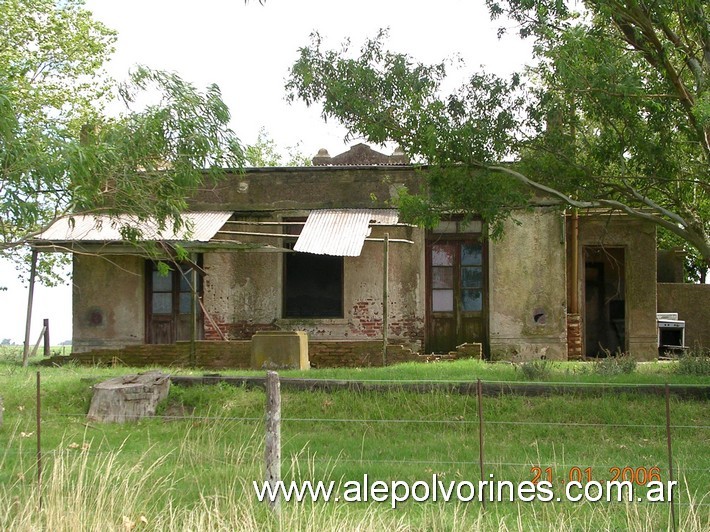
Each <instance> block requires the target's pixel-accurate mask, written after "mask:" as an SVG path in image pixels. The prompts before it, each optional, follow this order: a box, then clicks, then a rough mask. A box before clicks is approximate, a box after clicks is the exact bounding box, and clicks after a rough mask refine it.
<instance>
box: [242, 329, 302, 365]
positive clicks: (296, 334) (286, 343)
mask: <svg viewBox="0 0 710 532" xmlns="http://www.w3.org/2000/svg"><path fill="white" fill-rule="evenodd" d="M251 367H252V369H309V368H310V367H311V366H310V362H309V360H308V334H307V333H305V332H304V331H259V332H257V333H256V334H255V335H254V336H252V338H251Z"/></svg>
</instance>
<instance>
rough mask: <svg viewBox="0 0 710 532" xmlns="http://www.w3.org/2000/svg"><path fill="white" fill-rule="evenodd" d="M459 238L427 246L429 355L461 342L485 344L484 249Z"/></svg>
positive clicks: (441, 238)
mask: <svg viewBox="0 0 710 532" xmlns="http://www.w3.org/2000/svg"><path fill="white" fill-rule="evenodd" d="M462 237H463V235H462ZM462 237H459V238H453V237H440V238H437V239H436V240H433V241H428V242H427V246H426V254H427V256H426V268H427V345H426V348H427V351H428V352H430V353H446V352H449V351H453V350H455V349H456V346H457V345H460V344H462V343H465V342H481V343H485V319H484V315H485V311H486V301H487V300H488V298H487V297H486V268H485V253H484V251H485V250H484V245H483V243H482V242H481V241H480V240H479V239H472V238H471V237H470V235H469V236H468V238H465V237H464V238H462Z"/></svg>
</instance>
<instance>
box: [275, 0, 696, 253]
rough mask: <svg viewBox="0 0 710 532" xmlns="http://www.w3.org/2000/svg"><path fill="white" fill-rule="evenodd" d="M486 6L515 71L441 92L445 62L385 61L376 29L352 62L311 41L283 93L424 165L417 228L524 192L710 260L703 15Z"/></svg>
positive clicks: (477, 77)
mask: <svg viewBox="0 0 710 532" xmlns="http://www.w3.org/2000/svg"><path fill="white" fill-rule="evenodd" d="M487 4H488V6H489V9H490V13H491V16H492V17H493V18H497V17H507V18H509V19H512V20H513V21H514V22H515V23H517V26H518V28H519V33H520V35H521V36H523V37H530V38H533V39H534V42H535V47H534V50H535V56H536V57H535V59H536V63H535V66H533V67H530V68H528V69H527V70H526V72H525V75H524V76H522V75H514V76H512V77H511V78H510V79H502V78H500V77H497V76H494V75H491V74H487V73H484V72H476V73H474V74H472V75H471V76H470V78H469V79H468V80H467V81H466V82H465V83H463V84H462V85H461V86H460V87H459V88H458V89H455V90H453V91H451V92H449V93H445V92H444V91H443V88H442V87H443V82H444V80H445V79H446V75H447V64H446V63H444V62H442V63H437V64H433V65H427V64H423V63H420V62H417V61H416V60H414V59H413V58H411V57H409V56H407V55H406V54H398V53H393V52H390V51H387V50H386V49H385V38H386V33H385V32H380V33H379V34H378V35H377V36H376V37H375V38H374V39H370V40H367V41H366V42H365V44H364V45H363V47H362V48H361V49H360V50H359V53H353V51H352V50H351V47H350V46H349V43H346V44H345V45H344V46H343V47H342V49H340V50H329V49H326V48H325V47H324V45H323V42H322V39H321V37H320V36H319V35H317V34H315V35H313V36H312V38H311V42H310V44H309V45H308V46H307V47H304V48H302V49H301V50H300V56H299V58H298V59H297V61H296V62H295V63H294V65H293V66H292V69H291V75H290V78H289V80H288V82H287V85H286V88H287V91H288V94H289V97H290V98H291V99H300V100H302V101H304V102H305V103H306V104H307V105H313V104H320V105H322V114H323V117H324V118H325V119H330V118H334V119H337V120H339V121H340V122H342V123H343V124H344V125H345V126H346V127H347V129H348V130H349V132H350V133H351V134H352V135H357V136H363V137H365V138H367V139H369V140H370V141H371V142H373V143H377V144H382V143H384V142H386V141H393V142H396V143H397V144H399V145H401V146H402V147H403V148H404V150H405V152H407V153H408V155H409V156H410V157H412V159H413V160H415V161H418V162H421V163H426V164H428V165H429V169H430V171H431V176H430V177H429V178H428V180H427V187H426V188H425V189H424V190H422V191H412V192H411V193H412V194H415V195H420V196H421V197H420V198H418V199H413V198H411V197H409V196H408V195H406V194H405V195H404V196H403V198H401V202H402V206H403V207H404V209H405V211H406V210H407V209H409V210H411V211H412V213H414V216H413V218H414V219H415V220H417V221H420V220H421V221H423V222H431V220H435V219H436V217H437V216H438V215H439V214H440V213H442V212H451V211H454V212H459V211H463V212H464V213H473V212H477V211H481V209H483V211H482V213H483V214H484V219H485V221H487V222H489V223H493V224H495V223H497V222H499V221H501V220H502V219H505V218H506V217H507V216H509V214H510V212H511V211H512V210H513V209H516V208H521V207H524V206H526V205H528V204H529V203H530V193H529V192H530V190H532V191H535V193H536V194H540V195H542V196H544V197H546V198H547V199H546V202H547V203H550V202H556V203H559V204H563V205H571V206H574V207H578V208H602V209H608V210H615V211H621V212H624V213H627V214H629V215H632V216H635V217H637V218H640V219H644V220H647V221H649V222H652V223H655V224H658V225H659V226H661V227H663V228H664V229H665V230H667V231H668V232H670V233H672V234H674V235H675V236H676V237H678V238H679V239H681V240H682V242H684V244H685V245H686V246H689V247H694V248H695V249H696V250H697V252H698V254H699V255H700V256H701V257H702V260H703V261H705V262H706V263H707V262H708V261H710V184H709V182H708V177H707V175H708V167H709V165H710V126H709V124H710V121H709V120H708V116H710V112H708V108H709V107H708V101H710V100H709V98H710V96H708V95H709V94H710V92H709V91H710V84H709V81H708V80H709V79H710V55H708V54H707V53H704V52H703V50H707V49H710V31H709V30H708V25H707V20H708V12H707V4H706V3H704V2H701V1H700V0H689V1H688V2H675V1H670V0H662V1H659V2H652V3H648V2H645V3H639V2H636V1H634V0H628V1H621V2H619V1H616V0H602V1H596V0H588V1H585V2H582V5H581V6H579V7H578V8H574V9H571V8H570V7H569V5H568V3H566V2H562V1H560V0H543V1H541V2H531V1H528V0H488V1H487ZM504 33H505V31H504V30H502V31H501V32H500V34H501V35H502V34H504ZM511 159H516V160H517V163H516V164H515V165H514V166H511V165H502V164H500V161H509V160H511ZM481 170H483V171H481ZM467 181H470V182H473V184H471V185H468V186H463V183H464V182H467ZM521 185H524V186H525V187H528V193H527V194H524V193H522V191H521V190H520V186H521ZM491 186H493V187H494V188H493V189H492V190H491ZM484 196H485V200H484V199H483V198H484ZM486 209H487V211H486Z"/></svg>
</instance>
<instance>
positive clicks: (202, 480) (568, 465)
mask: <svg viewBox="0 0 710 532" xmlns="http://www.w3.org/2000/svg"><path fill="white" fill-rule="evenodd" d="M489 366H491V367H492V368H494V369H496V370H498V371H501V370H502V369H503V368H502V366H503V365H489ZM508 366H509V365H508ZM558 366H559V367H558ZM667 366H668V367H669V368H672V367H673V366H672V365H667ZM485 367H486V365H485V364H482V363H479V362H477V361H462V362H457V363H454V364H427V365H424V364H420V365H418V366H416V367H415V365H409V364H407V365H402V366H395V367H392V368H373V370H371V371H375V370H379V371H382V372H384V371H387V372H389V373H388V375H389V376H390V379H391V378H392V376H394V375H399V374H400V373H404V375H405V377H406V378H408V376H409V375H412V374H413V373H415V372H416V375H417V379H419V380H425V379H428V380H440V377H442V376H453V375H447V374H446V373H445V371H450V370H452V369H455V370H456V372H457V373H458V374H459V375H460V376H459V380H460V379H461V373H466V377H467V378H473V377H475V374H476V373H478V374H479V375H480V374H481V371H482V370H483V368H485ZM550 367H552V368H553V371H554V373H553V375H554V377H553V378H557V373H558V372H560V371H565V370H567V369H569V368H566V367H565V366H564V365H561V364H560V363H554V364H553V363H550ZM664 367H665V366H664ZM506 370H507V371H508V372H511V373H515V371H516V370H514V369H513V368H511V367H507V368H506ZM131 371H135V370H131V368H115V369H108V368H83V367H64V368H43V369H42V370H41V372H42V401H43V406H42V441H43V455H44V471H45V472H44V477H43V478H44V487H43V489H42V495H43V510H42V511H41V512H40V511H38V510H37V501H38V492H37V486H36V480H35V479H36V471H35V437H36V435H35V409H34V404H35V386H34V385H35V372H34V371H32V370H25V369H23V368H20V367H18V366H17V365H16V364H12V365H10V364H0V390H2V391H1V392H0V394H1V395H2V396H3V398H4V403H5V421H4V425H3V427H2V428H1V429H0V529H3V530H5V529H7V530H36V529H44V530H79V529H101V530H132V529H135V530H141V529H160V530H185V529H193V530H197V529H199V530H236V529H238V530H252V529H254V530H257V529H258V530H264V529H273V530H277V529H279V525H278V524H277V523H275V522H274V521H273V517H272V516H271V515H270V512H269V511H268V510H267V509H266V508H265V507H264V505H262V504H260V503H258V502H257V501H256V499H255V497H254V494H253V490H252V486H251V481H252V480H260V479H261V478H262V477H263V466H262V457H263V430H264V424H263V416H264V401H265V396H264V392H263V390H261V389H247V388H235V387H231V386H225V385H219V386H208V387H194V388H181V387H177V386H174V387H173V388H172V389H171V392H170V397H169V400H168V402H167V404H165V405H164V406H163V407H162V414H164V415H165V416H166V417H164V418H156V419H148V420H143V421H140V422H136V423H130V424H125V425H115V424H114V425H111V424H108V425H102V424H97V423H87V422H86V420H85V414H86V412H87V410H88V405H89V401H90V396H91V392H90V386H91V385H92V384H93V383H94V382H98V381H100V380H104V379H106V378H108V377H110V376H113V375H117V374H126V373H129V372H131ZM368 371H370V370H352V369H351V370H341V372H340V373H339V375H340V376H341V377H346V376H347V375H348V374H349V375H350V376H351V377H353V378H362V376H363V374H366V375H369V376H372V375H373V374H372V373H369V374H368ZM669 371H672V370H670V369H669ZM319 373H320V372H319V371H311V372H310V375H311V376H316V375H318V374H319ZM669 374H670V373H669ZM384 375H385V374H384V373H383V374H380V378H383V377H384ZM282 394H283V397H282V399H283V426H282V438H283V457H284V459H283V464H284V465H283V474H284V478H285V479H286V480H291V479H309V480H324V481H328V480H334V481H335V482H336V483H340V484H341V485H342V483H343V482H344V481H347V480H355V479H362V477H363V475H364V474H365V473H367V474H368V475H369V477H370V479H373V480H374V479H386V480H387V479H402V480H406V481H410V482H412V481H415V480H426V479H431V475H432V474H434V473H436V474H437V475H439V477H440V478H443V479H444V480H471V481H477V480H478V479H479V478H480V471H479V469H478V417H477V404H476V399H475V397H473V396H461V395H453V394H447V393H444V392H431V393H426V394H413V393H405V392H401V391H392V392H388V393H373V392H363V393H353V392H346V391H338V392H333V393H326V392H296V391H290V390H288V389H284V390H282ZM663 401H664V400H663V398H662V397H655V396H643V397H642V396H637V395H619V394H616V393H614V392H605V395H603V396H601V397H596V398H584V397H579V396H576V395H574V394H570V395H566V396H554V397H539V398H526V397H516V396H503V397H498V398H484V404H483V415H484V423H485V430H484V434H485V473H486V475H488V474H494V475H495V478H497V479H506V480H511V481H513V482H516V481H522V480H530V479H531V478H532V474H533V473H532V471H531V469H532V468H533V467H535V466H539V467H551V468H552V474H553V476H554V478H555V480H557V479H560V480H562V479H564V478H565V477H567V476H569V474H570V470H571V469H572V468H573V467H580V468H582V469H584V468H585V467H591V468H592V475H593V477H594V479H595V480H600V481H604V480H609V474H610V472H609V468H610V467H613V466H618V467H624V466H629V467H633V468H650V467H653V466H658V467H659V468H660V471H661V475H662V477H663V479H664V480H665V479H666V477H667V473H666V471H667V466H666V465H665V464H666V450H665V432H664V429H663V427H664V423H665V418H664V402H663ZM671 413H672V419H671V421H672V423H673V425H674V429H673V454H674V459H675V461H676V462H675V465H676V478H679V479H681V480H682V490H681V492H680V498H679V499H678V501H679V505H678V507H677V511H678V514H679V516H680V517H679V519H680V529H682V530H691V531H692V530H696V531H699V530H705V529H707V527H708V525H710V522H709V519H710V514H708V512H707V511H705V510H706V509H707V507H706V506H702V505H705V504H707V503H708V502H710V501H708V497H709V496H708V495H707V494H708V492H709V491H710V473H709V471H710V445H709V443H708V442H709V441H710V439H709V438H708V431H709V430H710V429H709V428H708V427H709V426H710V412H708V409H707V405H706V404H704V403H702V402H700V401H680V400H676V399H672V405H671ZM667 524H668V510H667V506H666V505H640V504H639V505H636V504H633V505H630V506H627V505H623V504H600V503H597V504H569V503H547V504H537V503H526V504H519V505H518V504H511V503H498V504H493V505H489V506H488V510H487V511H486V512H485V513H484V512H481V508H480V505H479V504H478V503H470V504H454V503H437V504H433V503H414V502H409V503H406V504H403V505H401V506H400V507H398V509H397V510H391V509H390V508H389V505H388V504H386V503H372V504H369V503H368V504H354V505H353V504H350V505H348V504H333V503H331V504H324V503H316V504H314V505H311V504H301V505H294V504H290V503H289V504H284V505H283V515H282V523H281V525H280V526H281V528H280V529H281V530H291V529H294V530H295V529H298V530H332V529H338V528H341V529H360V530H382V529H392V530H411V529H418V530H460V529H483V530H499V529H502V530H535V529H539V530H547V529H549V528H550V527H555V528H559V529H560V530H592V529H594V530H596V529H637V530H647V529H659V528H666V527H667Z"/></svg>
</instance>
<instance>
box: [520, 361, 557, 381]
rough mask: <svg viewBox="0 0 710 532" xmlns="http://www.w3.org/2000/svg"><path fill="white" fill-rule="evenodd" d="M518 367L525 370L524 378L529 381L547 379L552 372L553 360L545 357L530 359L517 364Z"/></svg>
mask: <svg viewBox="0 0 710 532" xmlns="http://www.w3.org/2000/svg"><path fill="white" fill-rule="evenodd" d="M518 368H519V369H520V371H522V372H523V378H524V379H526V380H529V381H542V380H546V379H549V378H550V375H551V374H552V362H550V361H549V360H544V359H541V360H528V361H527V362H523V363H522V364H520V365H519V366H516V369H518Z"/></svg>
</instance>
